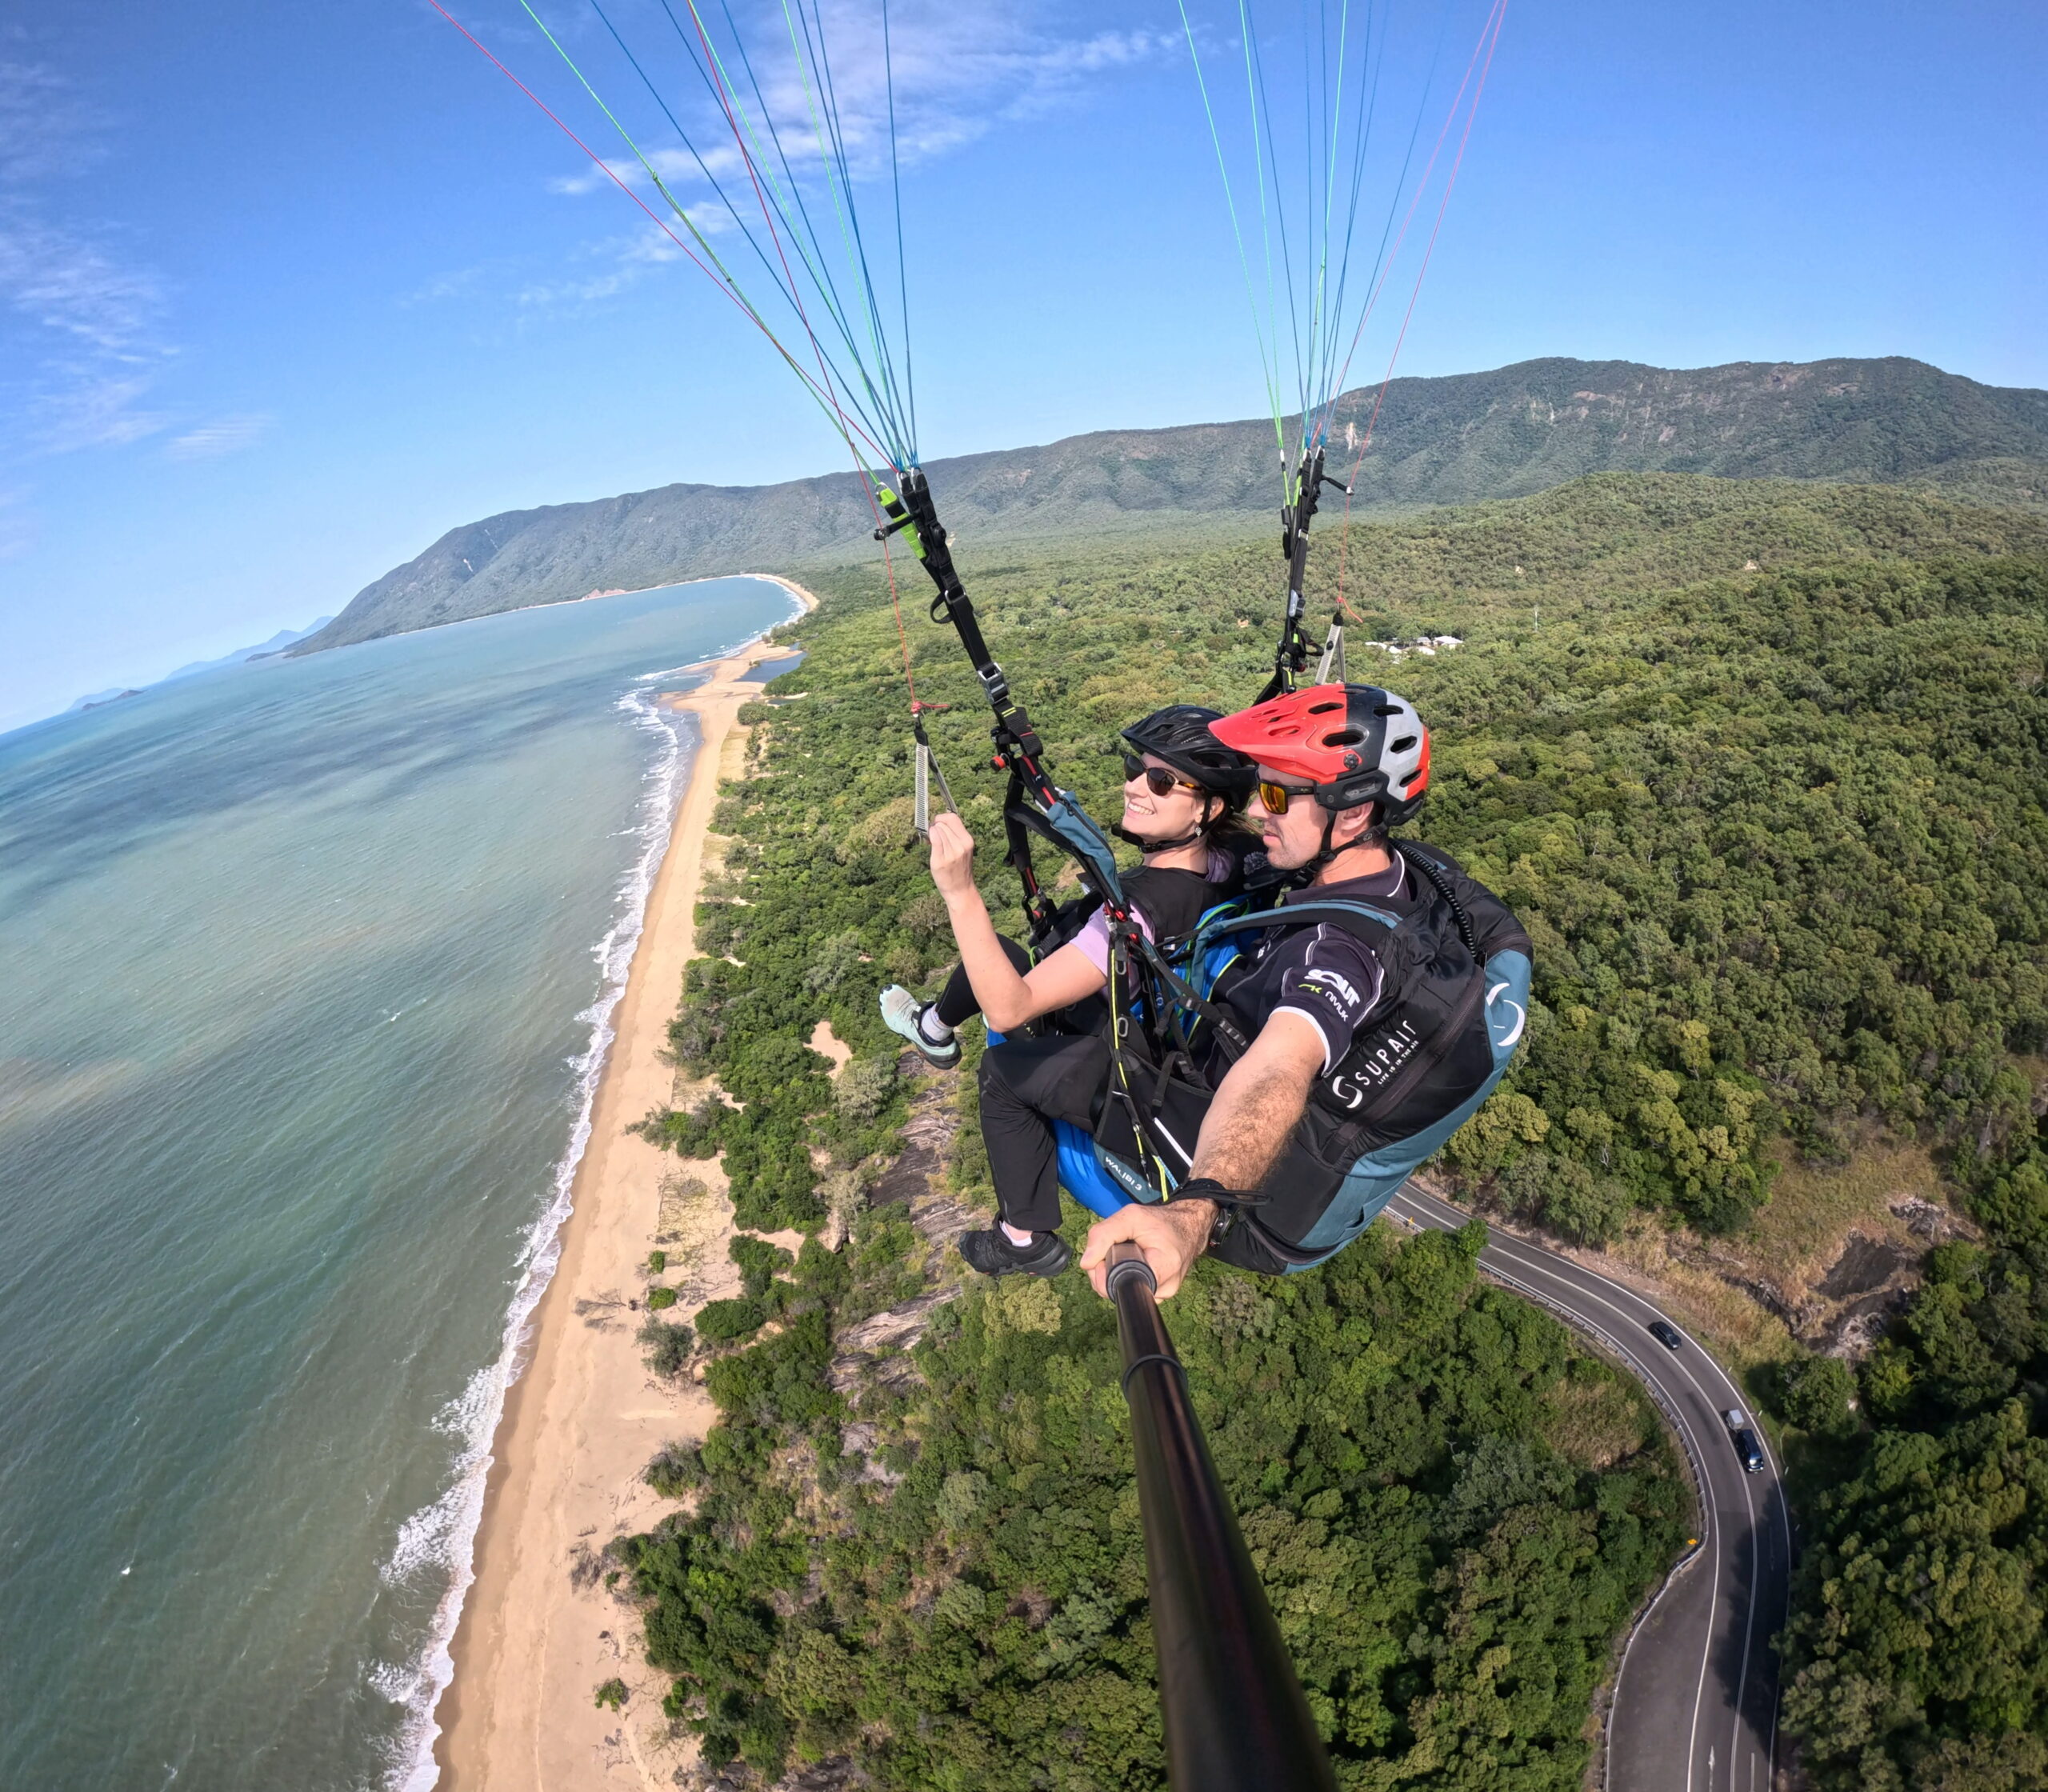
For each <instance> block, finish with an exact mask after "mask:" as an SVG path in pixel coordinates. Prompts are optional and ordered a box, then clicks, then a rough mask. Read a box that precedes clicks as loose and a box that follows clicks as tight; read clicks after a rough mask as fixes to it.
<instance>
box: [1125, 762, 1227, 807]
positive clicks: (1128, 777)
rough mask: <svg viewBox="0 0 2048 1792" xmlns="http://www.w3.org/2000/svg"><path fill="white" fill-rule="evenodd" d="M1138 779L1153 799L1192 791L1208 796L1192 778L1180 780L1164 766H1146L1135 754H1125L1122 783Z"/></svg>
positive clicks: (1180, 778)
mask: <svg viewBox="0 0 2048 1792" xmlns="http://www.w3.org/2000/svg"><path fill="white" fill-rule="evenodd" d="M1136 778H1143V779H1144V780H1145V787H1146V790H1150V792H1151V793H1152V794H1153V795H1154V796H1155V797H1163V796H1170V795H1171V794H1173V792H1174V791H1175V790H1192V791H1194V794H1196V795H1197V796H1206V795H1207V794H1209V793H1208V792H1207V791H1206V790H1203V789H1202V786H1200V785H1199V784H1198V783H1196V782H1194V780H1193V779H1192V778H1182V776H1181V775H1180V774H1178V772H1172V771H1169V770H1167V769H1166V767H1165V766H1148V765H1147V764H1146V762H1144V761H1143V760H1142V759H1141V758H1138V755H1137V754H1134V753H1126V754H1125V755H1124V756H1123V781H1124V782H1125V783H1126V784H1128V783H1130V782H1132V781H1133V780H1134V779H1136Z"/></svg>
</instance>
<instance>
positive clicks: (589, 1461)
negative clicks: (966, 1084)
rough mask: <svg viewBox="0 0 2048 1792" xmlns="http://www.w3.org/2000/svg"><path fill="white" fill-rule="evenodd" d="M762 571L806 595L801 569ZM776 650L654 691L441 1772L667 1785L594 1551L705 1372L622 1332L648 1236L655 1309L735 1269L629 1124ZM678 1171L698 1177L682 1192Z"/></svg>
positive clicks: (714, 1207)
mask: <svg viewBox="0 0 2048 1792" xmlns="http://www.w3.org/2000/svg"><path fill="white" fill-rule="evenodd" d="M762 576H765V575H762ZM775 582H776V583H778V584H780V585H782V586H783V587H784V588H785V589H786V590H789V591H790V593H791V594H793V595H794V596H795V597H796V598H798V600H799V601H800V602H802V604H803V606H804V607H805V608H806V610H813V609H815V608H816V607H817V600H816V599H815V598H814V597H812V595H811V594H810V593H809V592H808V591H806V590H803V589H802V587H801V586H797V585H793V584H791V583H790V582H789V581H788V580H786V579H777V580H776V581H775ZM783 651H785V650H781V649H776V648H771V647H769V646H766V644H765V643H763V642H754V644H752V645H751V646H748V647H746V648H744V649H742V650H741V651H740V652H738V654H734V655H733V656H732V657H730V658H726V659H722V660H719V661H718V662H715V663H714V665H713V666H712V667H711V676H710V678H709V679H708V680H707V681H706V682H705V683H703V684H702V685H700V686H698V688H697V689H695V690H691V691H688V692H685V693H682V694H675V695H666V696H664V697H663V698H662V699H661V701H662V702H663V704H664V705H665V706H666V707H668V708H670V709H671V710H683V711H686V712H688V713H689V714H692V715H694V716H695V717H696V718H697V722H698V731H699V745H698V751H697V756H696V758H695V760H694V763H693V764H692V766H691V768H690V781H689V786H688V788H687V789H686V790H685V791H684V792H683V795H682V802H681V804H680V806H678V810H677V813H676V816H675V820H674V830H673V833H672V834H671V835H670V844H669V850H668V853H667V855H666V858H665V859H664V860H663V862H662V867H661V870H660V873H659V874H658V877H657V878H656V879H655V882H654V889H653V891H652V893H651V894H650V896H649V898H648V902H647V913H646V922H645V926H644V930H643V931H642V935H641V938H640V943H639V947H638V951H637V952H636V953H635V954H634V960H633V966H632V970H631V971H630V974H629V977H628V979H627V982H626V991H625V994H624V996H623V997H622V999H621V1001H620V1002H619V1006H618V1012H617V1014H616V1016H615V1025H616V1028H617V1037H616V1038H615V1039H614V1042H613V1045H612V1048H611V1052H610V1057H609V1058H608V1060H607V1062H606V1066H605V1070H604V1075H603V1079H602V1082H601V1083H600V1085H599V1086H598V1096H597V1105H596V1109H595V1113H594V1126H593V1131H592V1134H591V1138H590V1146H589V1148H588V1150H586V1153H585V1154H584V1157H583V1160H582V1163H581V1164H580V1165H579V1166H578V1170H577V1173H576V1179H575V1186H574V1197H573V1198H574V1212H573V1213H572V1214H570V1218H569V1219H568V1220H567V1221H566V1222H565V1224H564V1226H563V1228H562V1258H561V1262H560V1264H559V1266H558V1268H557V1270H556V1271H555V1275H554V1281H553V1282H551V1283H550V1286H549V1287H548V1290H547V1293H546V1295H545V1296H544V1297H543V1298H542V1301H541V1303H540V1306H539V1307H538V1310H536V1313H535V1315H534V1327H533V1331H532V1334H531V1336H530V1339H529V1341H528V1346H527V1362H526V1370H525V1372H524V1374H522V1375H521V1377H520V1378H519V1379H518V1382H516V1383H515V1384H514V1386H513V1388H512V1390H511V1392H510V1394H509V1396H508V1397H507V1399H506V1407H505V1416H504V1418H503V1421H502V1423H501V1425H500V1426H499V1428H498V1435H497V1438H496V1440H495V1442H494V1446H493V1459H492V1463H491V1468H490V1479H489V1482H488V1485H487V1489H486V1494H485V1502H484V1511H483V1520H482V1526H481V1528H480V1529H479V1530H478V1535H477V1540H476V1554H475V1574H476V1578H475V1582H474V1585H473V1586H471V1587H470V1592H469V1595H468V1598H467V1599H466V1602H465V1604H464V1607H463V1610H462V1620H461V1623H460V1625H459V1626H458V1630H457V1631H456V1634H455V1639H454V1651H453V1654H454V1680H453V1682H452V1683H451V1684H450V1686H449V1688H448V1690H447V1691H446V1694H443V1696H442V1700H441V1703H440V1707H439V1710H438V1713H437V1718H438V1722H439V1724H440V1726H441V1734H440V1737H439V1738H438V1742H436V1745H435V1748H434V1759H435V1761H436V1762H437V1764H438V1767H439V1770H440V1777H439V1779H438V1784H439V1785H440V1786H444V1787H456V1788H460V1789H462V1792H471V1789H475V1792H485V1789H486V1788H487V1789H488V1792H527V1789H529V1788H531V1789H534V1792H538V1789H539V1788H542V1787H547V1788H551V1789H562V1788H568V1787H586V1786H588V1787H604V1788H611V1787H619V1788H625V1787H633V1788H636V1789H637V1788H641V1787H653V1786H667V1785H670V1784H672V1783H673V1776H674V1771H675V1769H676V1766H677V1765H678V1762H679V1761H680V1760H681V1758H682V1755H681V1753H680V1749H681V1745H679V1744H678V1743H676V1742H672V1741H670V1740H669V1739H668V1738H667V1734H666V1732H667V1728H668V1726H667V1723H666V1719H664V1718H663V1717H662V1712H661V1695H662V1693H663V1692H664V1691H665V1690H666V1684H665V1681H664V1678H663V1677H662V1676H661V1675H659V1674H656V1673H655V1672H654V1670H651V1669H650V1668H649V1667H648V1666H646V1663H645V1662H644V1660H643V1659H642V1650H641V1647H640V1643H639V1639H638V1629H639V1627H638V1621H637V1619H636V1618H635V1617H634V1613H633V1612H632V1610H630V1607H628V1606H626V1605H624V1604H622V1603H621V1602H619V1601H618V1600H617V1599H616V1598H614V1597H613V1596H612V1594H610V1592H609V1591H608V1590H606V1587H605V1586H604V1582H603V1568H604V1566H606V1565H605V1564H602V1563H600V1562H598V1560H597V1558H596V1552H598V1551H600V1550H602V1549H603V1547H604V1546H605V1545H606V1543H607V1542H610V1540H611V1539H612V1538H614V1537H615V1536H617V1535H618V1534H620V1533H621V1532H622V1531H629V1530H636V1529H639V1528H642V1527H644V1526H646V1525H648V1524H650V1523H651V1522H654V1520H655V1519H656V1518H658V1517H659V1516H660V1515H661V1514H662V1512H664V1511H665V1510H670V1509H671V1508H670V1506H668V1504H667V1502H664V1501H662V1499H660V1498H658V1496H657V1495H656V1494H654V1492H653V1490H651V1489H650V1488H649V1487H648V1486H646V1484H645V1483H644V1482H642V1479H641V1478H640V1477H641V1471H642V1469H643V1468H645V1466H646V1464H647V1462H649V1461H650V1459H651V1458H653V1457H654V1455H655V1454H657V1453H658V1451H659V1450H660V1449H661V1448H662V1446H663V1445H664V1444H666V1443H669V1442H696V1441H698V1440H700V1439H701V1438H702V1436H703V1434H704V1431H705V1429H706V1426H707V1424H708V1423H709V1422H710V1418H711V1417H712V1416H713V1415H712V1410H711V1406H710V1402H709V1401H708V1400H706V1398H705V1397H704V1394H703V1393H702V1390H701V1389H700V1388H698V1386H695V1385H694V1383H691V1382H679V1383H678V1382H661V1381H658V1380H657V1379H656V1378H654V1376H653V1375H652V1374H650V1373H649V1371H648V1370H647V1369H646V1366H645V1365H644V1363H643V1362H642V1358H641V1350H640V1347H639V1346H638V1344H637V1343H636V1342H634V1333H635V1332H636V1331H637V1330H638V1328H639V1326H640V1324H641V1322H642V1319H643V1318H644V1317H645V1312H644V1304H643V1297H644V1295H645V1294H646V1288H647V1285H648V1276H647V1274H646V1261H647V1257H648V1254H649V1252H650V1250H652V1249H654V1247H655V1244H656V1241H657V1238H658V1237H659V1238H663V1239H664V1240H666V1241H667V1242H665V1243H664V1244H663V1246H662V1248H663V1249H664V1250H666V1253H667V1256H668V1264H667V1266H666V1270H664V1272H663V1274H662V1275H661V1276H660V1277H659V1278H658V1280H660V1281H661V1282H663V1283H665V1284H667V1285H670V1286H676V1287H678V1289H679V1290H683V1291H684V1292H683V1298H682V1302H681V1303H680V1304H679V1305H678V1306H676V1307H675V1308H674V1310H671V1311H670V1313H669V1314H667V1315H666V1317H668V1318H672V1319H674V1318H688V1317H689V1316H690V1314H691V1312H692V1311H693V1310H694V1308H695V1307H696V1306H698V1305H700V1304H701V1303H702V1302H703V1301H704V1300H706V1299H710V1298H716V1297H718V1296H719V1295H722V1294H728V1293H736V1292H738V1271H737V1270H734V1269H733V1267H732V1266H731V1265H730V1263H729V1262H727V1261H726V1254H725V1250H724V1243H723V1241H724V1239H725V1238H726V1236H727V1235H728V1233H729V1230H730V1228H729V1224H728V1222H727V1218H726V1216H727V1215H728V1214H729V1212H730V1209H729V1208H728V1206H727V1205H726V1199H725V1189H724V1182H723V1178H722V1174H720V1172H719V1170H718V1167H717V1166H715V1165H707V1164H692V1165H682V1164H680V1163H679V1162H678V1160H677V1159H676V1158H674V1157H673V1156H670V1155H669V1154H666V1153H665V1152H662V1151H660V1150H657V1149H656V1148H655V1147H654V1146H652V1145H650V1144H648V1143H646V1142H645V1141H643V1140H642V1139H639V1138H635V1137H634V1136H633V1135H632V1134H630V1133H628V1132H627V1131H626V1128H627V1127H628V1126H630V1125H632V1124H633V1123H634V1122H635V1121H637V1120H639V1119H640V1118H642V1117H643V1116H644V1115H645V1114H647V1113H648V1112H649V1110H651V1109H654V1108H657V1107H660V1106H665V1105H666V1104H667V1102H669V1100H670V1096H671V1092H672V1090H673V1086H674V1075H675V1073H674V1069H673V1067H672V1066H670V1064H669V1063H668V1062H666V1060H665V1058H664V1057H663V1050H664V1047H665V1046H666V1038H667V1028H668V1023H669V1022H670V1019H671V1018H673V1017H674V1013H675V1009H676V1004H677V1002H678V999H679V997H680V994H681V991H682V973H683V967H684V965H685V963H686V962H687V960H688V959H689V958H690V957H691V956H692V955H693V954H694V950H695V947H694V916H695V910H696V904H697V896H698V889H699V886H700V885H701V883H702V878H703V874H704V869H705V863H706V844H707V835H708V834H709V830H710V819H711V812H712V810H713V807H714V805H715V803H716V802H717V800H718V785H719V782H720V781H721V779H722V778H730V777H732V776H734V774H736V773H737V772H738V770H739V769H740V766H741V764H742V761H743V759H744V755H745V751H746V730H744V729H742V728H740V727H739V726H738V713H739V710H740V707H741V706H742V704H744V703H746V702H748V701H749V700H750V698H753V697H754V696H755V695H757V694H758V692H759V690H760V684H759V682H758V675H757V674H756V671H755V668H756V667H757V666H758V665H759V663H760V662H762V661H763V660H766V659H773V658H777V657H778V655H779V654H781V653H782V652H783ZM691 1175H694V1178H695V1179H696V1181H697V1182H698V1184H700V1185H702V1192H701V1193H697V1194H694V1196H689V1195H685V1194H682V1193H681V1192H680V1191H681V1190H682V1186H683V1184H684V1183H685V1181H686V1178H687V1177H689V1176H691ZM665 1187H666V1199H665V1196H664V1190H665ZM629 1303H631V1304H630V1305H629ZM613 1678H618V1679H621V1680H622V1681H624V1682H625V1683H626V1686H627V1687H628V1688H629V1689H630V1693H629V1697H628V1698H627V1701H626V1706H625V1707H624V1709H623V1710H620V1711H614V1710H609V1709H606V1708H603V1707H601V1706H598V1704H597V1702H596V1700H595V1697H594V1694H595V1692H596V1690H597V1688H598V1686H600V1685H602V1684H603V1683H604V1682H606V1681H609V1680H611V1679H613Z"/></svg>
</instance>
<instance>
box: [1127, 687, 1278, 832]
mask: <svg viewBox="0 0 2048 1792" xmlns="http://www.w3.org/2000/svg"><path fill="white" fill-rule="evenodd" d="M1222 719H1223V718H1222V713H1221V712H1220V711H1218V710H1206V709H1204V708H1203V707H1202V706H1201V705H1200V704H1199V703H1170V704H1168V705H1167V706H1166V708H1165V709H1163V710H1154V711H1153V712H1152V713H1151V714H1150V715H1148V716H1147V717H1146V718H1145V719H1144V720H1143V721H1142V722H1133V723H1132V724H1131V725H1130V726H1129V727H1128V728H1126V729H1125V730H1124V731H1123V738H1125V739H1126V741H1128V742H1130V744H1131V746H1133V747H1134V748H1135V749H1136V750H1138V752H1140V753H1149V754H1151V755H1152V757H1153V758H1155V759H1162V760H1164V761H1165V762H1166V763H1167V764H1168V765H1170V766H1172V767H1173V768H1174V770H1175V771H1177V772H1178V773H1179V774H1181V775H1182V777H1183V778H1191V779H1193V780H1194V782H1196V783H1198V784H1199V785H1200V786H1202V789H1204V790H1213V791H1214V792H1215V793H1216V794H1217V795H1218V796H1220V797H1222V798H1224V800H1225V801H1226V802H1228V803H1229V804H1230V806H1231V807H1232V808H1234V809H1237V808H1242V806H1244V804H1245V803H1246V802H1248V801H1249V800H1250V797H1251V793H1252V790H1253V789H1254V786H1256V785H1257V784H1258V767H1257V766H1254V764H1253V763H1252V762H1251V761H1250V760H1249V759H1247V758H1246V757H1245V756H1244V755H1243V754H1242V753H1239V752H1238V751H1237V750H1235V749H1234V748H1232V747H1228V746H1224V744H1223V743H1222V742H1221V741H1219V740H1218V739H1217V738H1216V737H1215V736H1214V734H1211V733H1210V731H1209V725H1210V722H1221V721H1222Z"/></svg>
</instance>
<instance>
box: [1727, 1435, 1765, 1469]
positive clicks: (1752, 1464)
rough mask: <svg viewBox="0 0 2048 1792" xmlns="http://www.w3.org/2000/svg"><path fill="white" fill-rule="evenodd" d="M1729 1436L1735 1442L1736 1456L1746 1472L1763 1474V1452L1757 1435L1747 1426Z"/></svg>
mask: <svg viewBox="0 0 2048 1792" xmlns="http://www.w3.org/2000/svg"><path fill="white" fill-rule="evenodd" d="M1730 1437H1731V1438H1733V1440H1734V1445H1735V1455H1736V1458H1737V1459H1738V1461H1739V1462H1741V1463H1742V1468H1743V1470H1744V1472H1745V1473H1746V1474H1762V1472H1763V1450H1762V1447H1761V1446H1759V1445H1758V1442H1757V1434H1756V1433H1755V1432H1754V1431H1752V1430H1750V1428H1749V1426H1743V1427H1742V1430H1739V1431H1734V1432H1731V1433H1730Z"/></svg>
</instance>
